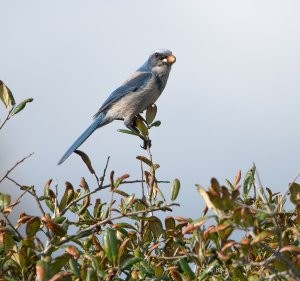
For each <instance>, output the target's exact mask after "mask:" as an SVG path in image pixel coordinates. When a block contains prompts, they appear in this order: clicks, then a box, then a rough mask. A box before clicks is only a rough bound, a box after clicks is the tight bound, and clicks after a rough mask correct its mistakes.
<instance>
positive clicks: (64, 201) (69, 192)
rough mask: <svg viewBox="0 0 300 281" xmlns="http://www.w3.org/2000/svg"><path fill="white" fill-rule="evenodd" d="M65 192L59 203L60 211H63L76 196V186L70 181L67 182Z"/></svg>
mask: <svg viewBox="0 0 300 281" xmlns="http://www.w3.org/2000/svg"><path fill="white" fill-rule="evenodd" d="M65 186H66V189H65V193H64V195H63V197H62V198H61V200H60V204H59V209H60V211H62V210H63V209H64V208H65V207H66V206H67V205H68V204H69V203H71V201H72V200H73V198H74V193H75V192H74V188H73V186H72V184H71V183H69V182H68V181H67V182H65Z"/></svg>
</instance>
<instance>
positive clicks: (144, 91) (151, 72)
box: [57, 49, 176, 165]
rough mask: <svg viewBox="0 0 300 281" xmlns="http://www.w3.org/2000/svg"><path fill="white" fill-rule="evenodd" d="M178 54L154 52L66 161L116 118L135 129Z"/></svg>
mask: <svg viewBox="0 0 300 281" xmlns="http://www.w3.org/2000/svg"><path fill="white" fill-rule="evenodd" d="M175 62H176V57H175V56H174V55H173V54H172V52H171V51H170V50H167V49H159V50H156V51H154V52H153V53H151V55H150V56H149V57H148V59H147V60H146V62H145V63H144V64H143V65H142V66H141V67H139V68H138V69H137V70H136V71H135V72H134V73H133V74H132V75H131V76H129V78H128V79H127V80H126V81H125V82H124V83H123V84H122V85H121V86H120V87H118V88H117V89H116V90H114V91H113V92H112V93H111V94H110V95H109V97H108V98H107V99H106V100H105V102H104V103H103V104H102V106H101V107H100V108H99V110H98V111H97V113H96V114H95V115H94V118H93V122H92V123H91V125H90V126H89V127H88V128H87V129H86V130H85V131H84V132H83V133H82V134H81V135H80V136H79V137H78V138H77V140H76V141H75V142H74V143H73V144H72V145H71V146H70V148H69V149H68V150H67V151H66V152H65V154H64V155H63V156H62V157H61V159H60V160H59V162H58V163H57V165H60V164H62V163H63V162H64V161H65V160H66V159H67V158H68V157H69V156H70V155H71V154H72V153H73V152H74V151H75V150H76V149H77V148H78V147H79V146H80V145H82V144H83V142H84V141H85V140H86V139H87V138H88V137H89V136H90V135H91V134H92V133H93V132H94V131H95V130H96V129H98V128H101V127H103V126H104V125H107V124H109V123H111V122H112V121H114V120H122V121H124V125H125V126H126V127H127V128H128V129H130V130H133V131H136V128H135V124H134V123H135V122H134V120H135V118H136V117H137V116H140V113H142V112H143V111H144V110H145V109H147V107H148V106H150V105H152V104H154V103H155V102H156V100H157V99H158V98H159V96H160V95H161V93H162V92H163V90H164V88H165V86H166V84H167V81H168V78H169V73H170V71H171V67H172V65H173V64H174V63H175Z"/></svg>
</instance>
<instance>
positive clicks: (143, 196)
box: [140, 160, 146, 200]
mask: <svg viewBox="0 0 300 281" xmlns="http://www.w3.org/2000/svg"><path fill="white" fill-rule="evenodd" d="M140 162H141V172H142V181H141V182H142V198H143V200H145V198H146V197H145V188H144V168H143V161H142V160H141V161H140Z"/></svg>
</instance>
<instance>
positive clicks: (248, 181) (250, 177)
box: [243, 165, 256, 199]
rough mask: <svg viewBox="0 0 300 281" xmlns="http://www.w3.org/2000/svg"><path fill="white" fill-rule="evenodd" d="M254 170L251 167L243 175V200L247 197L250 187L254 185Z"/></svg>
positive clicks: (254, 168)
mask: <svg viewBox="0 0 300 281" xmlns="http://www.w3.org/2000/svg"><path fill="white" fill-rule="evenodd" d="M255 170H256V167H255V166H254V165H253V167H252V168H251V169H250V170H249V171H248V172H247V173H246V175H245V179H244V185H243V197H244V199H246V198H247V196H248V194H249V192H250V190H251V187H252V185H253V184H254V180H255V178H254V176H255Z"/></svg>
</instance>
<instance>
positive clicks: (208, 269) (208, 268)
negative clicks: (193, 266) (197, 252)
mask: <svg viewBox="0 0 300 281" xmlns="http://www.w3.org/2000/svg"><path fill="white" fill-rule="evenodd" d="M218 265H219V262H218V260H216V259H215V260H214V261H213V262H211V263H210V264H209V265H208V266H206V268H205V269H204V270H203V271H201V274H200V275H199V280H205V277H206V276H207V275H209V274H210V273H211V272H212V270H213V269H214V268H215V267H216V266H218Z"/></svg>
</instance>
